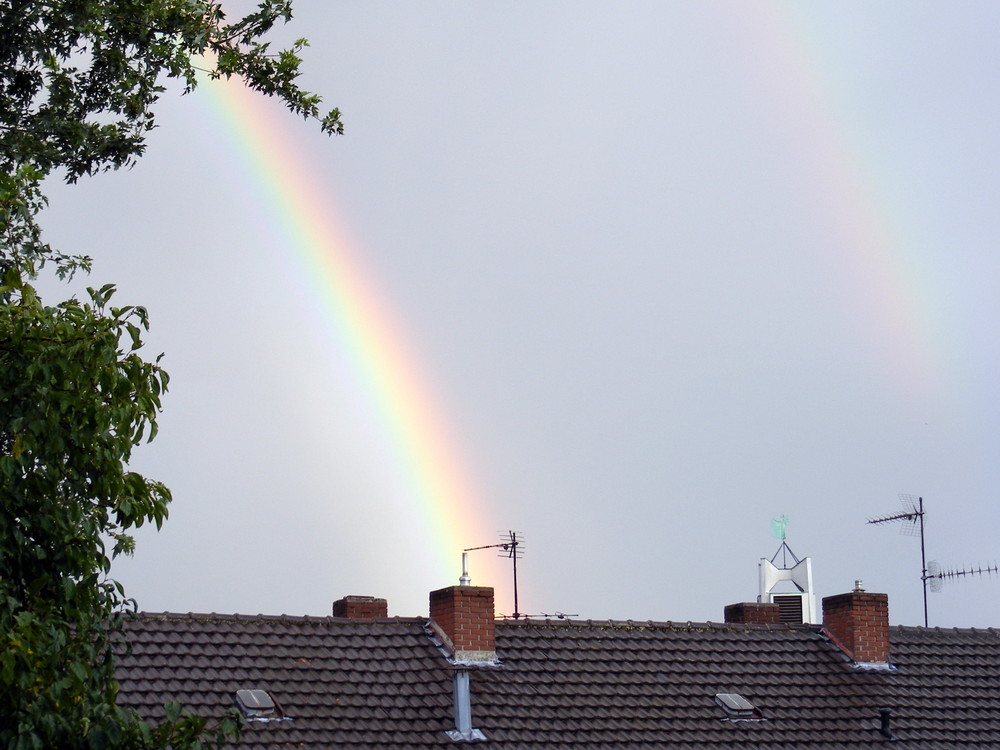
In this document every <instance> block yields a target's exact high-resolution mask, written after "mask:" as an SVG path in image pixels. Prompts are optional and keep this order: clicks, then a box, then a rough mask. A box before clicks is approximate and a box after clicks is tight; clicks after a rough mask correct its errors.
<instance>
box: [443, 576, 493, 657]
mask: <svg viewBox="0 0 1000 750" xmlns="http://www.w3.org/2000/svg"><path fill="white" fill-rule="evenodd" d="M430 609H431V627H432V628H434V630H435V632H436V633H437V634H438V636H439V637H440V638H441V640H442V641H443V642H444V644H445V646H446V647H447V649H448V650H449V651H451V653H452V655H453V656H454V657H455V659H456V660H458V661H495V660H496V657H497V653H496V621H495V619H494V617H493V589H491V588H489V587H487V586H449V587H448V588H444V589H438V590H437V591H432V592H431V595H430Z"/></svg>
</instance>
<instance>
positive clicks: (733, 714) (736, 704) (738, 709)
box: [715, 693, 764, 721]
mask: <svg viewBox="0 0 1000 750" xmlns="http://www.w3.org/2000/svg"><path fill="white" fill-rule="evenodd" d="M715 702H716V703H717V704H718V705H719V706H721V707H722V710H723V711H725V712H726V716H725V718H724V719H723V721H763V719H764V715H763V714H762V713H761V710H760V709H759V708H757V706H755V705H754V704H753V703H751V702H750V701H748V700H747V699H746V698H744V697H743V696H742V695H740V694H739V693H716V694H715Z"/></svg>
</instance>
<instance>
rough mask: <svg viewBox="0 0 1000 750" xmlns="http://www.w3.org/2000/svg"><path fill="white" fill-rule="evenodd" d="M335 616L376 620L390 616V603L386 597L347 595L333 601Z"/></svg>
mask: <svg viewBox="0 0 1000 750" xmlns="http://www.w3.org/2000/svg"><path fill="white" fill-rule="evenodd" d="M333 616H334V617H346V618H348V619H349V620H375V619H378V618H380V617H388V616H389V605H388V603H387V602H386V600H385V599H376V598H375V597H374V596H345V597H344V598H343V599H338V600H337V601H335V602H334V603H333Z"/></svg>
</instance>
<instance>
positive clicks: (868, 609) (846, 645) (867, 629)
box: [823, 591, 889, 664]
mask: <svg viewBox="0 0 1000 750" xmlns="http://www.w3.org/2000/svg"><path fill="white" fill-rule="evenodd" d="M823 628H824V629H825V630H826V631H827V634H828V635H830V637H831V638H833V640H834V641H836V643H837V645H839V646H840V647H841V648H842V649H844V651H846V652H847V654H848V656H850V657H851V658H852V659H854V661H863V662H873V663H879V664H884V663H888V661H889V597H888V596H887V595H885V594H869V593H866V592H864V591H852V592H850V593H848V594H837V595H836V596H827V597H825V598H824V599H823Z"/></svg>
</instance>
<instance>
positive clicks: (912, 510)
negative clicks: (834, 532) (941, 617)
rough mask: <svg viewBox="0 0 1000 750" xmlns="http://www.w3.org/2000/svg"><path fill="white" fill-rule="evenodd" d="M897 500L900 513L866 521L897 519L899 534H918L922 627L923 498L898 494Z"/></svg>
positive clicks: (924, 567)
mask: <svg viewBox="0 0 1000 750" xmlns="http://www.w3.org/2000/svg"><path fill="white" fill-rule="evenodd" d="M899 501H900V503H902V505H903V512H902V513H894V514H891V515H887V516H878V517H876V518H869V519H868V523H871V524H876V525H878V524H883V523H892V522H895V521H899V522H900V523H902V527H901V528H900V530H899V533H900V534H904V535H906V536H917V535H918V534H919V535H920V582H921V584H922V585H923V589H924V627H925V628H926V627H927V626H928V625H927V581H928V580H929V576H928V575H927V552H926V550H925V547H924V499H923V498H922V497H917V496H916V495H900V496H899Z"/></svg>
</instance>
